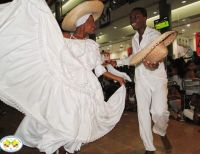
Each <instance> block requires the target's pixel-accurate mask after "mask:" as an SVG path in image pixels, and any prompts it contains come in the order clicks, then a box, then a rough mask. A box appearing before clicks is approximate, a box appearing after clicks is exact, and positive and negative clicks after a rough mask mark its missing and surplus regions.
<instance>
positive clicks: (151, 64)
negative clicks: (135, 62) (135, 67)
mask: <svg viewBox="0 0 200 154" xmlns="http://www.w3.org/2000/svg"><path fill="white" fill-rule="evenodd" d="M143 64H144V66H145V67H147V68H148V69H150V70H154V69H157V68H158V66H159V62H150V61H147V60H145V59H144V60H143Z"/></svg>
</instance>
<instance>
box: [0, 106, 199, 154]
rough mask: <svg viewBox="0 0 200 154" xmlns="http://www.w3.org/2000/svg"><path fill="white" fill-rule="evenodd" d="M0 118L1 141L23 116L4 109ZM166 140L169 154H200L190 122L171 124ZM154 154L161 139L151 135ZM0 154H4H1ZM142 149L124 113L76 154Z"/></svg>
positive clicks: (25, 152) (130, 153)
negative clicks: (118, 120)
mask: <svg viewBox="0 0 200 154" xmlns="http://www.w3.org/2000/svg"><path fill="white" fill-rule="evenodd" d="M6 111H7V112H6V113H5V114H4V115H1V116H0V138H2V137H4V136H7V135H11V134H13V133H14V131H15V130H16V128H17V126H18V124H19V123H20V120H21V119H22V118H23V115H22V114H21V113H19V112H18V111H16V110H15V109H12V108H10V107H6ZM168 136H169V138H170V140H171V143H172V145H173V150H172V153H171V154H200V126H199V125H194V124H192V123H191V122H178V121H175V120H170V123H169V127H168ZM154 142H155V145H156V147H157V152H156V154H164V150H163V146H162V143H161V141H160V138H159V137H158V136H157V135H154ZM0 153H1V154H6V153H5V152H2V151H0ZM143 153H144V148H143V144H142V141H141V139H140V136H139V131H138V121H137V115H136V113H134V112H125V113H124V115H123V116H122V118H121V121H120V122H119V123H118V125H117V126H116V127H115V128H114V129H113V130H112V131H111V132H110V133H109V134H107V135H106V136H104V137H103V138H101V139H99V140H97V141H95V142H93V143H90V144H87V145H84V146H83V147H82V149H81V152H79V153H78V154H143ZM16 154H40V152H39V151H38V150H37V149H33V148H28V147H23V149H22V150H20V151H19V152H16Z"/></svg>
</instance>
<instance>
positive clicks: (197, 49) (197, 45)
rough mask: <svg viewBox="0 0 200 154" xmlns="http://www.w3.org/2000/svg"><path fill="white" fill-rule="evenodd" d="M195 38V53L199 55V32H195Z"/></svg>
mask: <svg viewBox="0 0 200 154" xmlns="http://www.w3.org/2000/svg"><path fill="white" fill-rule="evenodd" d="M195 38H196V52H197V55H198V56H200V32H196V35H195Z"/></svg>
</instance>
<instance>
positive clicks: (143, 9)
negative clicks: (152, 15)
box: [131, 7, 147, 17]
mask: <svg viewBox="0 0 200 154" xmlns="http://www.w3.org/2000/svg"><path fill="white" fill-rule="evenodd" d="M134 11H140V12H141V14H142V15H143V16H144V17H147V10H146V9H145V8H143V7H135V8H133V9H132V10H131V14H132V13H133V12H134Z"/></svg>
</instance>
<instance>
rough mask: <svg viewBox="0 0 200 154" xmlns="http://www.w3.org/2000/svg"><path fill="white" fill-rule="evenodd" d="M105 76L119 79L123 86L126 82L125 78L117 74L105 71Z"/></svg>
mask: <svg viewBox="0 0 200 154" xmlns="http://www.w3.org/2000/svg"><path fill="white" fill-rule="evenodd" d="M103 76H105V77H107V78H110V79H112V80H116V81H118V82H119V84H120V85H121V86H122V85H124V84H125V80H124V79H123V78H121V77H119V76H116V75H114V74H112V73H110V72H105V73H103Z"/></svg>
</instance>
